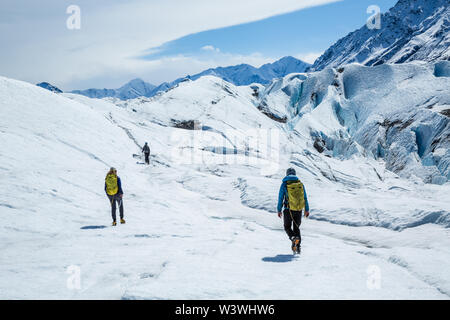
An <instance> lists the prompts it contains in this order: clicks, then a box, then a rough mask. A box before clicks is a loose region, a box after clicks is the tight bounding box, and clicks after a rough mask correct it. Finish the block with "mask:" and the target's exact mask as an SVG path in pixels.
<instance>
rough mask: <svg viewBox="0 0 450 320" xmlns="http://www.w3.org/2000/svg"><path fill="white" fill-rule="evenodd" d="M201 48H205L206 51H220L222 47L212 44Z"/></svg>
mask: <svg viewBox="0 0 450 320" xmlns="http://www.w3.org/2000/svg"><path fill="white" fill-rule="evenodd" d="M201 49H202V50H204V51H215V52H220V49H219V48H215V47H214V46H211V45H206V46H203V47H202V48H201Z"/></svg>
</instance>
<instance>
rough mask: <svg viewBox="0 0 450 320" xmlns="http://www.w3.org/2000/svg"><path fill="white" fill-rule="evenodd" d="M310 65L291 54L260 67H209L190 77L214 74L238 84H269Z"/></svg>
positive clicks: (242, 65) (243, 65) (194, 78)
mask: <svg viewBox="0 0 450 320" xmlns="http://www.w3.org/2000/svg"><path fill="white" fill-rule="evenodd" d="M309 67H310V64H308V63H306V62H303V61H301V60H298V59H296V58H294V57H290V56H289V57H284V58H281V59H280V60H278V61H275V62H274V63H267V64H265V65H263V66H261V67H260V68H255V67H253V66H251V65H248V64H240V65H237V66H232V67H225V68H223V67H219V68H215V69H208V70H205V71H203V72H201V73H199V74H196V75H194V76H191V77H189V78H190V79H192V80H196V79H198V78H200V77H202V76H205V75H212V76H216V77H218V78H221V79H224V80H225V81H227V82H230V83H233V84H235V85H237V86H243V85H250V84H252V83H260V84H269V83H270V82H271V81H272V80H273V79H276V78H282V77H284V76H286V75H288V74H290V73H296V72H305V71H306V70H307V69H308V68H309Z"/></svg>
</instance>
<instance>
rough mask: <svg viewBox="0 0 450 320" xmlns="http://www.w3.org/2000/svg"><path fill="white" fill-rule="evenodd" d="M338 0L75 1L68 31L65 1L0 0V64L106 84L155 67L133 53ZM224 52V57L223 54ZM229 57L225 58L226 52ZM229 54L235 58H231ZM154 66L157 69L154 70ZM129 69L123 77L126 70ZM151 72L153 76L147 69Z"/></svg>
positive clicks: (72, 81) (64, 82) (13, 70)
mask: <svg viewBox="0 0 450 320" xmlns="http://www.w3.org/2000/svg"><path fill="white" fill-rule="evenodd" d="M336 1H339V0H303V1H299V0H278V1H276V2H274V1H273V0H257V1H256V0H255V1H242V0H215V1H210V0H190V1H185V0H167V1H146V0H129V1H110V0H98V1H90V0H78V1H77V5H78V6H79V7H80V9H81V29H80V30H68V29H67V27H66V20H67V19H68V18H69V15H68V14H67V13H66V9H67V6H68V5H69V4H70V3H69V2H66V1H58V2H55V1H53V0H41V1H39V3H35V2H29V1H25V0H15V1H12V0H2V1H1V2H0V20H1V21H3V23H1V24H0V42H1V43H5V44H7V45H5V46H3V47H2V50H0V70H1V74H2V75H3V76H7V77H11V78H16V79H21V80H25V81H29V82H32V83H36V82H40V81H44V80H45V81H49V82H51V83H54V84H55V85H57V86H60V87H62V88H63V89H75V88H76V87H75V86H78V85H80V83H83V81H85V82H86V83H88V82H89V81H88V80H89V79H94V78H95V79H103V80H104V82H100V83H97V86H105V87H106V86H109V85H111V84H112V83H116V82H119V79H118V76H116V75H123V77H126V78H124V79H121V80H120V81H121V82H122V83H123V82H125V81H127V80H128V79H129V78H130V76H129V75H131V74H134V73H135V72H137V73H141V72H140V70H148V71H149V72H151V70H158V69H157V68H156V69H155V63H164V61H165V60H159V61H158V62H153V65H152V62H150V61H144V60H142V59H135V57H136V56H137V55H139V54H141V53H142V52H145V50H148V48H156V47H159V46H161V45H162V44H164V43H166V42H168V41H172V40H174V39H178V38H180V37H183V36H185V35H188V34H192V33H197V32H201V31H205V30H211V29H216V28H223V27H227V26H232V25H237V24H242V23H247V22H251V21H257V20H261V19H265V18H268V17H270V16H274V15H279V14H283V13H288V12H292V11H295V10H300V9H303V8H306V7H311V6H315V5H322V4H325V3H330V2H336ZM222 58H223V57H222ZM230 59H231V58H230ZM231 60H233V59H231ZM155 72H157V71H155ZM127 74H128V76H126V75H127ZM152 77H153V75H152Z"/></svg>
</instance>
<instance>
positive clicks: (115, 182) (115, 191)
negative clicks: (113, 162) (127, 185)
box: [105, 168, 125, 226]
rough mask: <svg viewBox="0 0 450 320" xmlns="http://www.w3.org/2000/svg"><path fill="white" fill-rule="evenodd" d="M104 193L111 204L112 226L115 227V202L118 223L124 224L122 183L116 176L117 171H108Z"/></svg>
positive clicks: (113, 169) (112, 169)
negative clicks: (118, 215)
mask: <svg viewBox="0 0 450 320" xmlns="http://www.w3.org/2000/svg"><path fill="white" fill-rule="evenodd" d="M105 192H106V195H107V196H108V199H109V202H110V203H111V214H112V219H113V223H112V225H113V226H115V225H117V223H116V202H117V204H118V205H119V212H120V223H125V220H124V219H123V200H122V197H123V191H122V183H121V181H120V178H119V177H118V176H117V170H116V169H115V168H111V169H109V172H108V174H107V175H106V178H105Z"/></svg>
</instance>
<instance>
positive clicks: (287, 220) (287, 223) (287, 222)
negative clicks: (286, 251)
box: [283, 210, 294, 239]
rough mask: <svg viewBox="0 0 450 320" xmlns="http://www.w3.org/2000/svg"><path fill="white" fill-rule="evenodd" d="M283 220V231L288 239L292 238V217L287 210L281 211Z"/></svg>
mask: <svg viewBox="0 0 450 320" xmlns="http://www.w3.org/2000/svg"><path fill="white" fill-rule="evenodd" d="M283 220H284V231H286V234H287V235H288V237H289V239H292V237H293V236H294V232H293V231H292V218H291V214H290V213H289V210H284V211H283Z"/></svg>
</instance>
